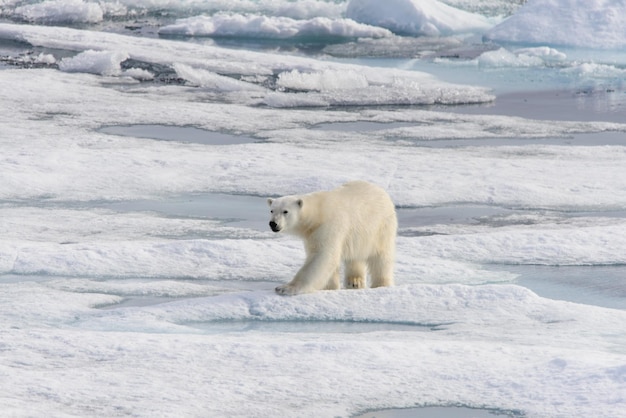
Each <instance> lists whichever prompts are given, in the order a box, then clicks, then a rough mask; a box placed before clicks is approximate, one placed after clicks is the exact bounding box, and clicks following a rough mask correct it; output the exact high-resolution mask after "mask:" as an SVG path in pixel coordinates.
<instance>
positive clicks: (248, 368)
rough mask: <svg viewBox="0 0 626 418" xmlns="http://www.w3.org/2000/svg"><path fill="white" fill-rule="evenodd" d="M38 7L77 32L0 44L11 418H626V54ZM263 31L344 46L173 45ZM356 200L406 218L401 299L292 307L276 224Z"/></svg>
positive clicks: (337, 15) (287, 12) (244, 6)
mask: <svg viewBox="0 0 626 418" xmlns="http://www.w3.org/2000/svg"><path fill="white" fill-rule="evenodd" d="M27 3H28V2H25V3H24V4H22V3H20V4H19V5H17V4H10V5H6V6H5V8H4V9H3V13H4V14H3V16H4V17H6V18H9V19H23V20H28V21H32V22H36V23H46V22H48V23H55V24H64V23H67V19H69V18H70V17H71V18H72V19H74V20H73V22H79V23H75V24H77V25H79V26H81V27H80V28H79V29H80V30H71V29H67V28H63V27H47V26H36V25H33V26H30V25H25V26H21V25H13V24H9V25H7V24H0V38H2V41H1V42H0V57H1V59H0V61H1V62H2V63H3V67H0V84H1V85H0V103H11V106H7V107H5V108H3V112H0V124H1V125H2V130H1V131H0V142H1V144H2V150H3V153H2V155H1V156H0V171H1V172H2V175H3V179H2V180H3V181H2V182H1V183H0V236H1V237H2V238H1V239H0V287H2V292H0V304H1V305H2V306H3V307H4V308H3V313H2V315H0V351H2V353H3V355H2V360H0V371H2V373H3V374H4V377H5V378H4V379H3V380H6V381H10V382H11V385H10V386H7V387H5V388H3V389H4V392H3V398H2V402H1V403H2V405H3V408H4V409H3V411H4V412H5V413H7V414H15V415H46V414H49V413H50V411H54V412H55V413H58V414H59V415H68V416H85V415H89V416H116V415H123V414H125V415H139V416H153V415H172V416H173V415H178V414H184V415H187V416H207V415H212V416H213V415H214V416H289V415H294V414H296V415H301V416H353V415H355V414H358V413H361V412H363V411H376V412H373V414H374V415H376V416H385V414H390V415H387V416H398V415H399V414H401V413H402V412H406V413H409V414H411V416H419V415H418V414H420V413H422V414H430V415H428V416H432V414H435V413H445V414H447V415H444V416H447V417H450V416H455V414H457V415H459V414H460V415H462V416H467V415H468V414H470V413H471V414H483V415H484V414H487V416H492V415H489V414H492V413H500V414H503V415H504V416H529V417H532V416H537V417H539V416H540V417H561V416H576V415H585V416H620V414H621V413H622V411H623V410H624V399H626V395H625V392H624V390H625V387H624V377H625V374H626V371H625V370H624V364H625V360H624V359H625V357H624V355H625V354H626V353H625V352H624V346H626V340H625V338H626V335H625V334H624V330H625V329H626V316H625V313H624V311H625V309H626V306H625V302H624V301H625V300H626V288H625V285H624V283H625V282H626V277H625V274H626V271H625V269H624V266H625V265H626V258H625V257H626V255H625V254H624V251H623V249H624V248H626V238H625V237H626V221H625V220H626V195H625V194H624V192H625V190H626V184H625V180H624V179H625V176H623V175H622V174H623V172H624V167H625V166H626V157H625V155H626V154H625V153H624V146H625V142H624V137H625V136H626V135H625V133H626V125H625V124H624V120H626V119H624V118H623V116H624V89H623V82H622V81H621V80H622V79H623V77H622V76H623V66H624V63H625V62H626V60H624V59H623V54H622V55H620V54H619V53H617V52H604V53H599V52H598V51H592V52H593V54H587V53H586V52H584V53H583V52H576V51H574V50H569V49H559V50H557V49H555V48H553V47H550V48H548V47H546V48H543V47H542V48H526V47H527V45H524V46H513V47H507V48H501V46H500V45H497V44H492V43H490V44H482V43H480V40H479V39H480V36H473V37H469V38H466V37H455V36H451V37H447V38H408V37H397V36H387V34H386V32H384V31H381V30H380V29H370V28H367V30H369V31H370V33H384V34H385V36H384V37H382V38H377V39H357V40H355V39H352V38H350V34H349V33H348V32H345V30H347V29H350V28H361V29H363V28H362V27H360V26H358V25H355V24H353V23H351V22H346V21H342V20H341V19H342V18H343V16H342V14H343V13H344V11H345V10H346V6H347V2H320V1H314V0H311V1H306V2H298V4H297V5H296V4H295V3H292V2H288V3H285V2H245V1H244V2H239V3H238V5H237V7H238V8H239V9H238V10H237V11H235V12H234V13H233V16H234V17H233V19H231V20H228V19H222V18H218V19H212V20H211V19H206V18H197V19H189V20H185V19H187V18H190V17H194V16H198V15H200V14H206V15H207V16H210V15H212V14H213V13H214V12H215V11H216V10H213V9H211V10H208V9H207V7H209V6H207V3H206V2H195V1H190V2H183V3H182V6H176V5H174V4H173V3H171V4H170V6H168V7H170V8H172V10H170V11H169V12H170V14H169V15H168V16H167V17H158V16H159V14H160V13H161V10H160V9H159V11H158V12H157V11H155V10H154V7H155V6H151V5H148V4H147V3H144V2H141V1H139V0H137V1H133V2H115V3H112V2H107V1H103V2H98V4H96V3H87V2H83V1H78V0H67V1H64V0H61V1H55V2H44V3H37V4H35V3H34V2H33V4H32V5H31V4H30V3H28V4H27ZM400 3H402V2H400ZM466 3H467V2H463V1H456V0H455V1H450V2H449V4H451V5H455V4H457V5H458V4H461V5H463V4H466ZM479 3H480V4H477V3H476V2H473V3H472V4H473V5H474V6H475V7H474V6H473V7H472V9H471V10H470V11H471V12H473V13H485V10H487V9H489V10H504V9H506V10H511V9H510V7H511V3H510V2H499V3H498V2H494V1H480V2H479ZM592 3H593V2H592ZM216 4H217V3H216ZM372 4H373V3H372ZM403 4H409V2H404V3H403ZM430 4H431V2H421V3H420V5H421V6H422V7H428V5H430ZM432 4H435V3H434V2H433V3H432ZM585 4H587V5H589V4H590V2H587V3H585ZM594 4H595V3H594ZM225 5H226V3H224V4H222V5H221V6H224V7H225ZM381 5H382V3H376V4H373V6H372V7H375V8H377V11H378V12H381V13H382V12H385V10H384V7H383V6H381ZM425 5H426V6H425ZM22 6H27V7H22ZM31 6H32V7H31ZM66 6H67V7H69V8H66ZM139 6H145V7H146V8H147V9H146V11H140V9H139V8H138V7H139ZM221 6H220V4H218V5H217V6H214V7H216V8H219V7H221ZM229 6H232V4H230V3H229ZM151 7H152V9H151ZM212 7H213V6H212ZM492 8H494V9H492ZM507 8H508V9H507ZM64 10H70V11H72V13H73V14H72V15H71V16H70V15H69V14H67V13H68V12H64ZM250 12H253V13H265V14H268V15H273V14H275V15H277V16H287V17H289V18H290V19H301V20H303V22H304V25H303V26H302V27H304V26H307V27H311V25H312V24H313V23H319V22H322V21H321V20H315V18H316V17H318V16H325V17H327V18H330V19H331V21H336V22H337V23H338V25H337V26H336V27H334V28H333V29H332V30H333V31H334V32H332V33H333V34H335V35H337V34H341V33H344V34H346V37H345V38H344V39H343V40H341V41H337V40H336V39H335V40H332V41H331V40H330V39H328V38H325V40H323V41H322V42H320V39H321V38H318V39H317V41H318V42H317V43H315V42H312V45H308V46H307V45H305V44H306V42H304V43H303V42H302V38H299V40H293V39H292V40H290V39H286V40H285V39H283V40H281V41H280V42H274V43H272V42H262V43H260V42H256V43H255V41H252V40H250V39H247V40H246V39H243V40H241V41H237V40H234V39H220V40H218V41H214V40H212V39H207V38H203V39H185V38H176V39H177V41H176V42H174V41H173V40H172V39H161V38H158V36H157V32H158V29H159V27H160V26H162V27H166V26H168V25H170V28H171V26H172V25H175V26H176V25H178V26H177V27H178V29H177V30H181V31H183V30H186V29H189V28H190V27H191V26H192V25H193V24H197V23H198V22H200V23H202V29H203V30H205V32H206V31H207V28H208V24H209V23H215V22H217V21H218V20H220V19H222V21H223V22H227V23H228V24H229V25H230V27H231V28H232V27H238V28H239V29H240V30H241V32H239V33H238V36H241V35H245V34H244V33H243V29H246V28H248V29H249V28H253V26H254V22H255V19H254V18H253V17H250V16H249V15H246V14H247V13H250ZM616 12H619V10H617V11H616ZM99 13H100V14H99ZM138 13H139V14H138ZM142 13H146V14H142ZM451 13H453V12H451ZM379 14H380V13H379ZM498 14H499V12H493V13H488V14H487V18H488V19H487V20H485V19H481V21H482V22H485V21H488V20H489V19H492V18H493V16H497V15H498ZM244 15H245V16H246V17H245V18H242V16H244ZM461 15H463V14H461V13H459V14H458V16H461ZM111 16H117V17H116V18H115V19H113V20H112V21H107V19H108V18H110V17H111ZM128 16H139V17H138V18H137V20H136V21H134V22H132V24H131V23H128V27H125V25H126V23H123V24H120V23H119V22H120V21H122V22H123V21H124V19H126V18H127V17H128ZM401 17H402V16H395V18H396V20H398V21H400V20H401V19H400V18H401ZM94 19H95V20H96V23H93V25H97V26H90V25H92V23H89V22H92V21H94ZM98 19H101V20H98ZM117 19H120V20H117ZM133 19H135V18H134V17H133ZM259 21H265V22H269V23H270V24H272V25H273V24H275V25H276V26H275V27H276V28H280V30H281V31H282V33H280V34H279V35H280V36H284V35H285V34H288V30H289V25H291V24H292V23H293V22H292V21H288V20H279V19H267V20H263V19H260V20H259ZM80 22H82V23H80ZM194 22H195V23H194ZM303 22H299V23H298V24H301V23H303ZM400 23H401V22H400ZM425 23H427V24H428V23H433V26H431V27H428V25H426V26H424V28H426V29H428V30H442V29H444V27H443V26H441V25H439V26H438V25H436V24H435V23H437V22H434V21H433V22H425ZM461 23H463V22H461ZM496 23H497V22H495V21H494V24H496ZM238 25H239V26H238ZM280 25H283V26H280ZM313 26H314V25H313ZM94 29H95V30H94ZM98 29H104V32H101V31H98ZM222 29H224V27H223V28H222ZM253 29H254V28H253ZM263 30H264V31H265V30H267V27H265V28H263ZM319 30H320V32H318V33H320V34H322V33H324V32H322V31H324V30H326V29H324V28H321V29H319ZM385 30H387V29H385ZM106 32H115V33H106ZM120 33H125V34H131V33H132V35H133V36H122V35H120ZM334 42H336V43H334ZM325 43H331V45H327V46H325V45H324V44H325ZM313 44H314V45H313ZM221 46H227V47H228V48H222V47H221ZM261 51H263V53H260V52H261ZM402 51H404V52H402ZM323 54H330V55H331V56H332V57H333V58H330V57H329V56H328V55H323ZM403 54H404V55H403ZM340 57H343V58H340ZM371 57H387V58H383V59H380V58H378V59H372V58H371ZM390 57H394V58H390ZM416 70H417V71H416ZM492 89H493V90H492ZM407 92H409V93H407ZM42 97H43V98H45V100H42ZM467 103H473V104H472V105H467ZM407 104H412V105H410V106H407ZM453 104H455V105H454V106H452V105H453ZM355 178H360V179H366V180H369V181H372V182H375V183H378V184H380V185H381V186H383V187H385V188H386V189H387V190H388V191H389V193H390V194H391V196H392V198H393V200H394V201H395V202H396V204H397V210H398V218H399V223H400V229H399V236H398V241H397V242H398V257H397V263H396V281H397V285H396V286H395V287H393V288H384V289H365V290H359V291H343V290H342V291H336V292H318V293H315V294H310V295H302V296H298V297H294V298H282V297H279V296H277V295H275V294H274V291H273V289H274V287H275V286H276V285H277V284H280V283H284V282H286V281H288V280H290V279H291V277H292V276H293V274H294V272H295V271H297V269H298V268H299V267H300V265H301V264H302V261H303V258H304V254H303V250H302V244H301V243H300V242H299V241H298V240H296V239H292V238H289V237H283V236H280V235H275V234H273V233H272V232H271V231H269V228H268V226H267V222H268V216H267V215H268V208H267V205H266V202H265V198H266V197H268V196H278V195H284V194H291V193H304V192H309V191H313V190H318V189H329V188H332V187H336V186H337V185H338V184H341V183H342V182H344V181H348V180H351V179H355ZM2 373H0V374H2ZM59 382H61V383H62V384H59ZM146 382H149V383H150V384H149V385H147V384H146ZM5 386H6V385H5ZM364 394H367V396H364ZM216 399H219V402H216ZM416 406H425V407H424V408H414V407H416ZM401 408H408V409H401Z"/></svg>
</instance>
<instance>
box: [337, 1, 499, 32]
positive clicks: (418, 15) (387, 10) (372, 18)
mask: <svg viewBox="0 0 626 418" xmlns="http://www.w3.org/2000/svg"><path fill="white" fill-rule="evenodd" d="M346 16H347V17H349V18H350V19H354V20H356V21H357V22H362V23H366V24H369V25H374V26H380V27H383V28H387V29H389V30H391V31H392V32H394V33H397V34H406V35H426V36H438V35H446V34H453V33H467V32H484V31H486V30H487V29H489V28H491V27H492V26H493V23H492V22H491V21H490V20H489V19H487V18H486V17H484V16H482V15H478V14H473V13H469V12H466V11H463V10H460V9H456V8H454V7H451V6H448V5H447V4H444V3H442V2H439V1H437V0H388V1H385V2H381V1H379V0H350V3H348V9H347V12H346Z"/></svg>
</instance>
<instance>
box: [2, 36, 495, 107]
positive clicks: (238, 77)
mask: <svg viewBox="0 0 626 418" xmlns="http://www.w3.org/2000/svg"><path fill="white" fill-rule="evenodd" d="M0 39H10V40H17V41H25V42H28V43H29V44H31V45H34V46H41V47H47V48H60V49H68V50H75V51H79V54H78V56H76V57H73V58H66V59H64V60H63V61H61V63H60V67H61V69H66V70H71V71H79V70H80V68H83V71H84V72H91V73H94V72H99V73H100V74H103V75H109V74H110V73H111V72H112V71H113V72H115V71H116V70H117V71H118V72H119V63H120V62H121V61H123V60H125V59H126V58H132V59H134V60H138V61H142V62H148V63H154V64H159V65H167V66H171V67H173V68H175V69H176V72H177V73H179V76H180V77H182V78H185V79H189V81H190V82H191V83H192V84H194V85H200V86H201V87H206V88H210V89H213V90H215V91H217V92H230V91H232V90H236V93H237V94H236V99H237V100H238V101H243V102H245V103H246V104H265V105H269V106H273V107H294V106H330V105H335V106H350V105H359V106H367V105H392V104H400V105H406V104H436V103H440V104H460V103H481V102H488V101H491V100H493V98H494V97H493V96H492V95H491V94H490V93H489V92H488V91H487V90H486V89H484V88H480V87H474V86H464V85H455V84H450V83H445V82H442V81H439V80H437V79H436V78H435V77H433V76H432V75H430V74H426V73H419V72H415V71H403V70H398V69H383V68H371V67H365V66H355V65H351V64H339V63H332V62H324V61H319V60H312V59H308V58H299V57H290V58H289V59H288V60H285V59H284V57H281V56H278V55H273V54H265V53H259V52H250V51H232V50H228V49H223V48H217V47H212V46H201V45H195V44H191V43H182V42H176V41H166V40H155V39H147V38H135V37H128V36H123V35H118V34H111V33H101V32H90V31H78V30H74V29H65V28H50V27H39V26H19V25H10V24H0ZM90 50H94V51H101V52H99V53H96V52H93V51H90ZM106 54H108V55H106ZM64 62H65V63H64ZM175 65H176V66H175ZM98 70H99V71H98ZM342 72H344V73H356V72H358V73H359V74H360V75H361V76H360V79H359V80H360V83H359V84H358V85H354V84H348V85H343V84H342V83H341V82H340V81H341V80H343V78H341V79H340V80H339V81H338V82H334V83H333V82H332V79H333V78H337V75H338V74H340V73H342ZM283 74H285V75H283ZM294 75H300V78H301V80H300V84H299V85H300V86H301V89H299V90H298V91H290V90H287V89H286V88H284V87H281V86H280V83H278V86H277V87H278V88H276V87H274V88H271V86H272V85H273V84H274V79H275V77H276V76H277V77H278V78H279V80H280V77H281V76H283V77H285V78H286V77H290V78H292V79H293V78H294ZM233 78H234V79H233ZM319 79H330V80H331V81H330V82H328V83H322V84H320V82H319ZM233 84H236V87H235V88H234V87H233ZM234 99H235V98H233V100H234Z"/></svg>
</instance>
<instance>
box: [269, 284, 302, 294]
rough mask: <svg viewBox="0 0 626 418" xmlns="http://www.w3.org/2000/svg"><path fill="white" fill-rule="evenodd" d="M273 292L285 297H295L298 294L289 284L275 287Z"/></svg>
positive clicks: (294, 287)
mask: <svg viewBox="0 0 626 418" xmlns="http://www.w3.org/2000/svg"><path fill="white" fill-rule="evenodd" d="M275 290H276V293H278V294H279V295H285V296H291V295H297V294H298V293H300V292H299V291H298V289H297V288H296V286H294V285H292V284H289V283H288V284H283V285H280V286H277V287H276V289H275Z"/></svg>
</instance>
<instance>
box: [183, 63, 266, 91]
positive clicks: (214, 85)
mask: <svg viewBox="0 0 626 418" xmlns="http://www.w3.org/2000/svg"><path fill="white" fill-rule="evenodd" d="M174 70H176V74H178V76H179V77H181V78H183V79H185V80H187V81H188V82H189V83H190V84H191V85H195V86H199V87H206V88H210V89H212V90H216V91H225V92H228V91H241V90H256V91H258V90H264V89H263V88H261V87H259V86H256V85H254V84H251V83H247V82H245V81H239V80H236V79H234V78H232V77H226V76H223V75H219V74H216V73H214V72H211V71H207V70H203V69H200V68H193V67H191V66H189V65H185V64H174Z"/></svg>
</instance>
